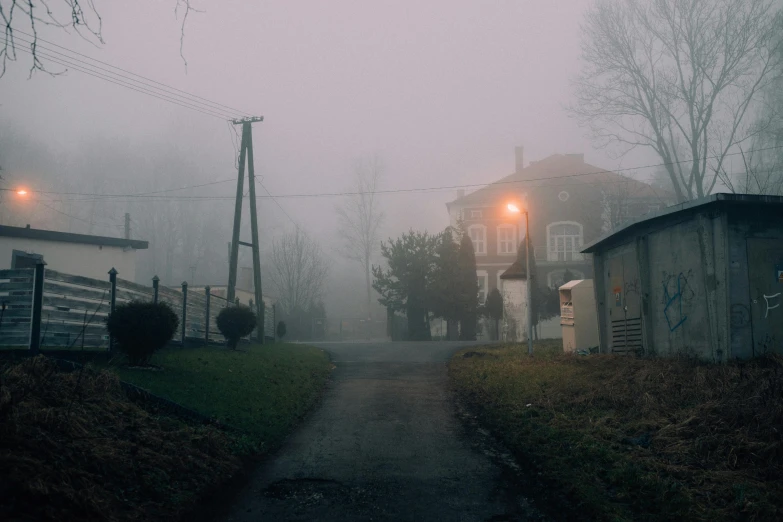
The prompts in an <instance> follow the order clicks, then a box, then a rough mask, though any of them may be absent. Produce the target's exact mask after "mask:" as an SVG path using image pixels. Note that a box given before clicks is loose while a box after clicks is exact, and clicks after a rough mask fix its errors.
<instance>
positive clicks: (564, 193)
mask: <svg viewBox="0 0 783 522" xmlns="http://www.w3.org/2000/svg"><path fill="white" fill-rule="evenodd" d="M515 152H516V170H515V172H513V173H512V174H510V175H508V176H506V177H504V178H501V179H499V180H498V181H495V182H494V183H490V184H489V185H487V186H485V187H482V188H480V189H478V190H476V191H475V192H473V193H470V194H467V195H466V194H464V191H460V192H459V193H458V197H457V199H456V200H454V201H452V202H450V203H447V205H446V207H447V209H448V212H449V216H450V223H451V225H452V226H455V227H456V226H458V225H459V224H462V227H463V228H464V230H465V231H466V232H467V233H468V235H469V236H470V239H471V240H472V241H473V248H474V250H475V252H476V269H477V274H478V281H479V300H480V301H481V302H482V303H483V302H484V300H485V299H486V296H487V294H488V293H489V292H490V291H491V290H492V289H493V288H498V289H501V285H500V276H501V274H503V272H505V271H506V270H507V269H508V268H509V267H510V266H511V264H512V263H513V262H514V261H515V260H516V256H517V248H518V247H519V246H520V243H521V246H522V247H523V248H524V243H523V241H524V217H523V216H520V215H519V214H511V213H510V212H508V210H507V204H508V203H509V202H510V201H515V202H517V203H522V205H523V206H524V207H525V209H526V210H527V211H528V213H529V218H530V238H531V248H532V252H531V255H534V256H535V262H536V267H537V272H538V277H539V280H538V281H537V284H539V285H546V286H549V287H552V288H554V287H557V286H559V285H560V283H562V281H563V276H564V275H565V274H566V270H568V271H569V272H570V273H571V274H572V276H573V277H574V278H575V279H584V278H585V277H589V274H590V273H591V272H592V262H591V260H590V257H589V256H586V255H584V254H582V253H581V248H582V245H584V244H585V243H587V242H589V241H592V240H593V239H595V238H597V237H598V236H600V235H601V234H602V233H606V232H608V231H610V230H612V229H614V228H615V227H617V226H619V225H620V224H621V223H623V222H624V221H626V220H627V219H631V218H634V217H637V216H640V215H643V214H646V213H648V212H651V211H657V210H659V209H661V208H663V207H665V206H667V205H669V204H671V203H673V197H672V195H671V194H669V193H666V192H665V191H661V190H659V189H656V188H654V187H652V186H651V185H648V184H646V183H642V182H639V181H636V180H633V179H631V178H628V177H626V176H621V175H619V174H617V173H614V172H610V171H608V170H605V169H602V168H600V167H596V166H594V165H590V164H589V163H585V161H584V155H583V154H555V155H552V156H549V157H547V158H544V159H543V160H541V161H535V162H531V163H530V165H528V166H526V167H525V166H524V157H523V148H522V147H517V148H516V151H515ZM551 322H552V323H553V324H558V326H557V328H558V329H559V323H557V322H556V321H551ZM553 328H554V327H553ZM554 333H556V332H554V331H552V332H546V333H543V334H542V335H553V334H554Z"/></svg>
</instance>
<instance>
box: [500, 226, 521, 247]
mask: <svg viewBox="0 0 783 522" xmlns="http://www.w3.org/2000/svg"><path fill="white" fill-rule="evenodd" d="M516 231H517V227H515V226H514V225H500V226H498V254H516V253H517V238H516Z"/></svg>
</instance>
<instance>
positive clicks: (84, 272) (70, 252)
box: [0, 225, 149, 281]
mask: <svg viewBox="0 0 783 522" xmlns="http://www.w3.org/2000/svg"><path fill="white" fill-rule="evenodd" d="M148 247H149V243H147V242H146V241H139V240H136V239H122V238H116V237H103V236H91V235H86V234H71V233H68V232H55V231H52V230H40V229H35V228H30V227H29V225H28V226H27V227H9V226H2V225H0V269H8V268H30V267H33V266H35V264H36V263H37V262H38V260H41V259H42V260H43V261H44V262H46V267H47V268H48V269H51V270H56V271H58V272H64V273H66V274H71V275H78V276H84V277H91V278H94V279H108V277H109V276H108V275H107V274H108V272H109V270H110V269H111V268H115V269H117V272H118V275H119V277H120V278H122V279H125V280H128V281H134V280H135V279H136V251H137V250H144V249H146V248H148Z"/></svg>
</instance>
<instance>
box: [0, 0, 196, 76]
mask: <svg viewBox="0 0 783 522" xmlns="http://www.w3.org/2000/svg"><path fill="white" fill-rule="evenodd" d="M171 1H172V3H173V4H174V13H175V15H176V16H177V17H178V18H179V16H180V14H181V16H182V18H181V20H182V22H181V26H180V48H179V52H180V56H181V57H182V61H183V62H184V63H185V65H186V66H187V61H186V60H185V56H184V54H183V45H184V39H185V23H186V21H187V18H188V15H189V14H190V12H191V11H197V9H194V8H193V6H192V5H191V0H171ZM0 22H2V24H3V29H4V34H3V38H2V42H0V77H2V76H3V75H4V74H5V71H6V66H7V64H8V62H9V61H11V62H14V61H17V60H18V59H19V55H18V53H22V54H25V55H28V56H30V74H31V75H32V74H33V73H34V72H35V71H41V72H46V73H49V74H60V72H53V71H51V70H49V69H47V67H46V62H47V61H48V62H53V63H58V64H60V65H63V66H67V64H66V63H64V62H62V61H61V60H62V56H63V55H62V54H61V53H60V52H58V50H57V49H56V47H57V46H53V45H52V44H48V42H44V41H43V40H42V39H41V38H40V37H39V33H40V31H41V29H42V28H48V29H59V30H62V31H69V30H73V31H74V32H75V33H76V34H78V35H79V36H80V37H82V38H83V39H85V40H87V41H89V42H92V43H96V42H97V43H99V44H103V43H104V41H103V35H102V34H101V30H102V25H103V22H102V20H101V15H100V13H99V12H98V9H97V8H96V6H95V1H94V0H0ZM41 42H43V43H44V45H41ZM52 47H55V48H52Z"/></svg>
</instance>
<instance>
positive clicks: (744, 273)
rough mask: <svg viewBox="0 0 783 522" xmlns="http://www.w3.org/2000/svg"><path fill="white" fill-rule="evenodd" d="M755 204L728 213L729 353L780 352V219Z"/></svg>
mask: <svg viewBox="0 0 783 522" xmlns="http://www.w3.org/2000/svg"><path fill="white" fill-rule="evenodd" d="M780 221H781V220H780V218H779V217H777V216H774V215H770V213H769V212H764V211H759V210H756V209H753V210H747V209H745V210H744V211H742V212H740V211H736V210H735V211H732V212H730V213H729V214H728V240H729V248H728V251H729V266H728V272H729V274H730V277H731V284H730V286H729V308H728V316H729V323H730V327H731V340H730V345H731V354H732V357H739V358H749V357H754V356H758V355H761V354H763V353H765V352H769V351H774V352H777V353H783V283H781V282H780V281H779V279H778V273H777V271H778V269H783V224H782V223H781V222H780Z"/></svg>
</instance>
